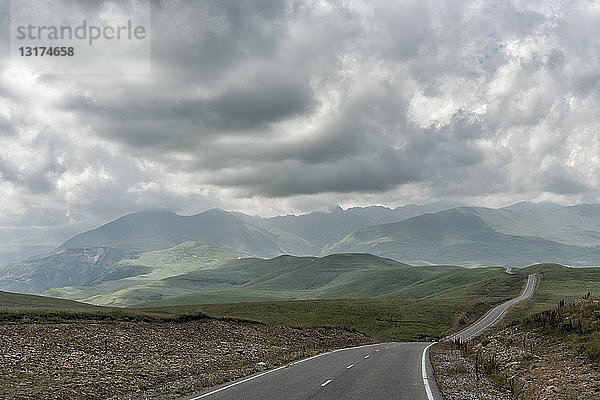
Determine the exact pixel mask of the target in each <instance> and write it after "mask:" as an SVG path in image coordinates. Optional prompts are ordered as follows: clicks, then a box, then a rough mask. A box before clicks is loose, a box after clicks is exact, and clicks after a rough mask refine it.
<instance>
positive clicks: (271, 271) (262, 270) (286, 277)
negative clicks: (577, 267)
mask: <svg viewBox="0 0 600 400" xmlns="http://www.w3.org/2000/svg"><path fill="white" fill-rule="evenodd" d="M521 281H523V276H522V275H521V274H514V275H510V274H507V273H506V272H504V269H502V268H481V269H466V268H461V267H453V266H420V267H413V266H407V265H405V264H400V263H396V262H394V261H392V260H389V259H382V258H380V257H376V256H373V255H370V254H335V255H331V256H327V257H323V258H314V257H289V256H286V257H278V258H275V259H272V260H252V259H248V260H235V261H234V262H232V263H230V265H228V266H221V267H219V268H216V269H211V270H205V271H197V272H194V273H190V274H184V275H179V276H174V277H171V278H167V279H164V280H162V281H161V284H162V285H164V286H163V288H165V289H167V288H168V289H170V290H171V291H172V292H174V291H176V288H180V289H179V290H180V293H185V291H186V290H187V291H188V294H186V295H183V296H179V297H172V298H169V297H168V296H165V297H164V299H163V300H160V301H152V302H150V303H146V304H145V305H146V306H159V305H160V306H168V305H186V304H203V303H228V302H245V301H269V300H271V301H278V300H313V299H374V298H397V299H425V298H450V297H453V298H457V297H461V298H467V297H472V296H475V297H477V296H487V297H489V298H490V300H491V301H495V300H497V299H499V298H504V297H506V296H508V295H510V294H512V293H515V287H518V286H520V284H521ZM211 285H214V286H212V287H211ZM225 285H228V286H229V287H227V286H225ZM131 294H132V293H130V295H131ZM137 298H139V296H137ZM148 300H152V299H148ZM140 304H141V305H143V302H140Z"/></svg>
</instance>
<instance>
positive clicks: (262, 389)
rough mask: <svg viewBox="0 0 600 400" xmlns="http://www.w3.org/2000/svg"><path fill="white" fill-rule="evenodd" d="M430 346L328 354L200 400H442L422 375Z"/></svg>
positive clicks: (368, 348) (428, 368)
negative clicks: (428, 391)
mask: <svg viewBox="0 0 600 400" xmlns="http://www.w3.org/2000/svg"><path fill="white" fill-rule="evenodd" d="M430 344H432V343H425V342H418V343H412V342H411V343H382V344H376V345H370V346H362V347H354V348H349V349H342V350H337V351H333V352H330V353H325V354H323V355H320V356H317V357H313V358H309V359H306V360H302V361H299V362H296V363H293V364H290V365H288V366H285V367H281V368H278V369H275V370H271V371H267V373H261V374H256V375H253V376H251V377H249V378H244V379H241V380H239V381H236V382H233V384H225V385H223V386H220V387H216V388H211V389H209V390H207V391H206V392H203V393H200V394H197V395H195V396H192V397H189V398H188V399H190V400H192V399H194V400H199V399H207V400H217V399H222V400H224V399H227V400H236V399H240V400H241V399H244V400H266V399H286V400H288V399H289V400H299V399H303V400H304V399H323V400H325V399H328V400H330V399H336V400H337V399H340V400H342V399H356V400H358V399H361V400H368V399H406V400H432V399H441V398H442V397H441V395H440V394H439V391H438V389H437V385H436V383H435V380H434V379H431V380H432V381H433V382H431V383H429V382H428V385H430V386H431V388H430V391H431V397H428V393H427V391H426V387H425V383H424V382H425V380H424V377H423V372H422V365H423V360H425V370H426V377H427V378H429V377H430V376H433V374H432V372H431V365H429V357H423V354H424V350H426V348H427V347H428V346H429V345H430Z"/></svg>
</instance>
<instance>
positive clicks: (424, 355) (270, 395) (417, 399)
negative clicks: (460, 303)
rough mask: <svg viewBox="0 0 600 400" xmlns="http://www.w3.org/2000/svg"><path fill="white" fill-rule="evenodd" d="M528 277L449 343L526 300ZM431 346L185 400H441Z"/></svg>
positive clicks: (359, 354)
mask: <svg viewBox="0 0 600 400" xmlns="http://www.w3.org/2000/svg"><path fill="white" fill-rule="evenodd" d="M535 283H536V276H535V275H529V278H528V281H527V286H526V288H525V290H524V291H523V293H522V294H521V296H519V297H517V298H515V299H512V300H509V301H507V302H506V303H503V304H501V305H499V306H497V307H495V308H494V309H492V311H490V312H489V313H488V314H486V316H484V317H483V318H482V319H481V320H479V321H478V322H477V323H476V324H474V325H472V326H471V327H469V328H467V329H465V330H463V331H462V332H460V333H458V334H456V335H454V336H452V337H451V338H450V339H454V338H461V339H462V340H467V339H470V338H473V337H475V336H477V335H479V334H481V333H482V332H483V331H484V330H485V329H487V328H489V327H490V326H491V325H493V324H494V323H496V322H497V321H498V320H499V319H500V317H502V315H503V314H504V313H505V312H506V310H507V309H508V308H509V307H510V306H512V305H513V304H515V303H517V302H519V301H521V300H523V299H525V298H527V297H529V296H531V294H532V293H533V290H534V289H535ZM433 344H434V343H433V342H403V343H380V344H374V345H367V346H360V347H352V348H347V349H340V350H335V351H331V352H328V353H323V354H319V355H317V356H314V357H311V358H307V359H304V360H300V361H296V362H294V363H291V364H287V365H285V366H281V367H279V368H275V369H272V370H269V371H265V372H261V373H257V374H254V375H251V376H249V377H246V378H242V379H239V380H237V381H234V382H231V383H226V384H223V385H221V386H217V387H213V388H210V389H207V390H206V391H204V392H201V393H199V394H196V395H193V396H190V397H187V398H186V399H187V400H200V399H207V400H218V399H221V400H225V399H227V400H259V399H260V400H267V399H286V400H308V399H311V400H312V399H323V400H325V399H336V400H337V399H340V400H341V399H348V400H350V399H352V400H358V399H360V400H364V399H398V400H403V399H406V400H435V399H442V398H443V397H442V396H441V394H440V392H439V389H438V388H437V384H436V382H435V379H434V378H433V373H432V368H431V365H430V363H429V357H428V352H427V350H428V349H429V347H430V346H431V345H433Z"/></svg>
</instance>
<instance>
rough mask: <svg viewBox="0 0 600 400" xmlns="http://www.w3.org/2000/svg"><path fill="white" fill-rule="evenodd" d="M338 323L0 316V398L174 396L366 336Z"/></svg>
mask: <svg viewBox="0 0 600 400" xmlns="http://www.w3.org/2000/svg"><path fill="white" fill-rule="evenodd" d="M371 342H372V339H371V338H369V337H366V336H364V335H362V334H360V333H356V332H351V331H349V330H345V329H342V328H313V329H297V328H290V327H286V326H269V325H262V324H254V323H243V322H230V321H221V320H212V319H207V320H198V321H190V322H91V321H89V322H76V323H52V324H39V323H20V324H8V323H5V324H0V398H3V399H34V398H35V399H58V398H60V399H107V398H111V399H145V398H152V399H156V398H159V399H160V398H177V397H179V396H182V395H185V394H188V393H191V392H197V391H199V390H201V389H202V388H206V387H210V386H213V385H216V384H218V383H221V382H224V381H227V380H231V379H234V378H237V377H240V376H244V375H248V374H251V373H254V372H257V371H261V370H265V369H269V368H272V367H274V366H276V365H281V364H283V363H287V362H289V361H291V360H294V359H299V358H304V357H308V356H310V355H313V354H316V353H319V352H323V351H326V350H330V349H333V348H340V347H348V346H353V345H360V344H365V343H371Z"/></svg>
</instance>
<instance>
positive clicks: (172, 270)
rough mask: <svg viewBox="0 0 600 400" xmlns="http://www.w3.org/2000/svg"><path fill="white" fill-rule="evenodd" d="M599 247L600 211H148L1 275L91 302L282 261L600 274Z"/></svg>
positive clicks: (8, 282)
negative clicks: (375, 260)
mask: <svg viewBox="0 0 600 400" xmlns="http://www.w3.org/2000/svg"><path fill="white" fill-rule="evenodd" d="M186 243H187V244H186ZM599 245H600V205H577V206H570V207H564V206H559V205H556V204H550V203H539V204H534V203H519V204H515V205H513V206H509V207H505V208H500V209H490V208H482V207H457V208H450V206H448V205H445V204H442V203H434V204H430V205H425V206H407V207H400V208H396V209H389V208H385V207H365V208H351V209H348V210H342V209H340V208H336V209H332V210H330V211H329V212H313V213H310V214H306V215H301V216H293V215H289V216H280V217H272V218H260V217H256V216H249V215H246V214H242V213H238V212H226V211H223V210H219V209H212V210H208V211H206V212H203V213H200V214H197V215H193V216H180V215H177V214H175V213H172V212H164V211H146V212H139V213H134V214H130V215H126V216H124V217H121V218H119V219H117V220H115V221H112V222H110V223H108V224H105V225H103V226H101V227H99V228H97V229H94V230H91V231H88V232H85V233H82V234H79V235H76V236H74V237H73V238H71V239H69V240H68V241H66V242H65V243H64V244H63V245H61V246H60V247H59V248H57V249H56V250H55V251H52V252H50V253H48V254H45V255H42V256H38V257H32V258H30V259H28V260H25V261H22V262H18V263H13V264H9V265H5V266H2V267H0V290H8V291H16V292H26V293H43V292H45V291H46V290H48V289H51V288H61V287H71V288H72V289H69V291H70V293H74V292H75V291H80V292H81V295H78V296H79V297H78V298H86V299H87V298H89V297H93V296H103V295H105V294H106V293H112V292H115V291H118V290H131V288H132V287H134V286H135V287H137V288H138V289H139V287H141V286H144V287H146V286H147V285H152V284H154V283H155V282H157V281H159V280H163V279H167V278H169V277H171V276H176V275H180V274H182V273H194V271H197V270H207V269H214V268H221V267H223V265H224V264H223V263H226V262H231V261H230V260H234V259H236V258H238V257H258V258H273V257H277V256H280V255H282V254H288V255H293V256H312V257H315V256H320V257H322V256H326V255H329V254H335V253H371V254H373V255H377V256H382V257H386V258H389V259H393V260H395V261H398V262H400V263H406V264H412V265H426V264H444V265H462V266H508V265H510V266H526V265H530V264H533V263H536V262H544V261H547V262H559V263H563V264H567V265H575V266H586V265H587V266H589V265H593V266H596V265H600V246H599ZM178 258H179V259H180V261H177V259H178ZM228 260H229V261H228ZM259 262H260V260H259ZM182 263H183V264H182ZM181 265H185V269H182V268H181V267H180V266H181ZM278 265H280V264H278ZM307 273H308V272H307ZM159 286H161V287H164V284H163V283H161V284H159ZM76 288H79V289H76ZM136 290H137V289H136ZM144 290H145V289H144ZM84 292H85V293H84ZM144 296H145V295H144ZM144 296H142V297H144ZM103 301H104V300H103Z"/></svg>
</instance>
